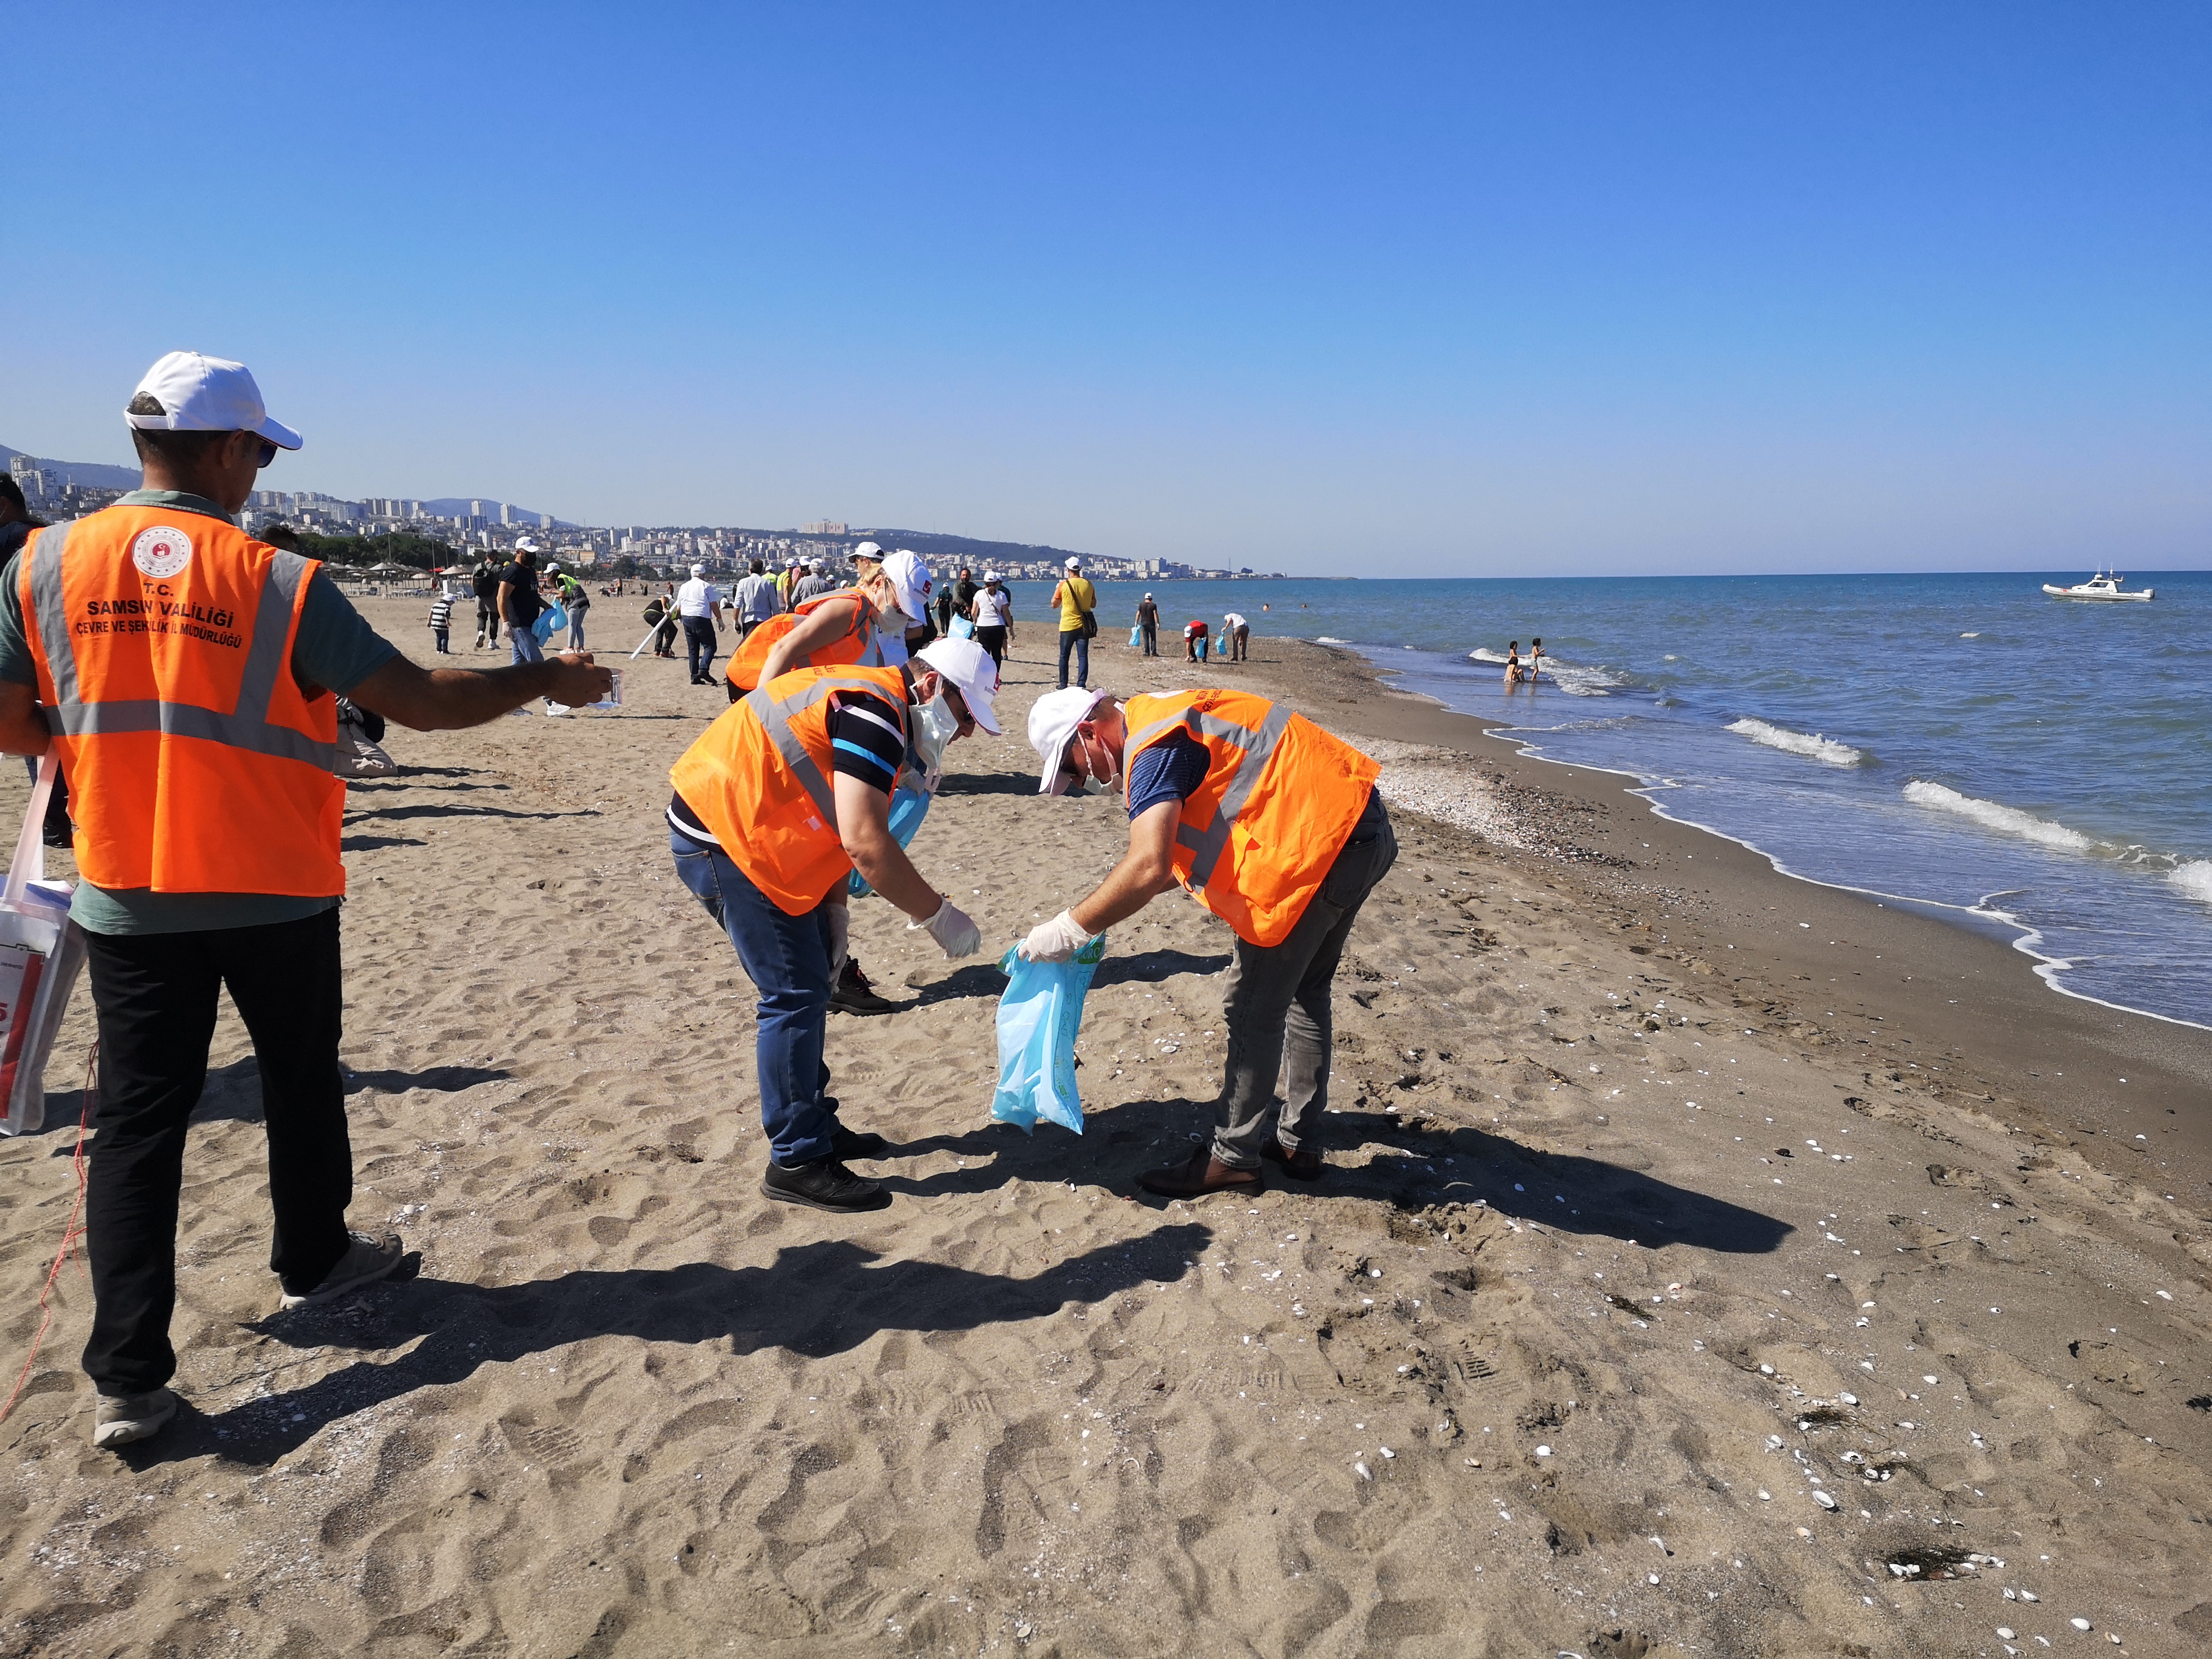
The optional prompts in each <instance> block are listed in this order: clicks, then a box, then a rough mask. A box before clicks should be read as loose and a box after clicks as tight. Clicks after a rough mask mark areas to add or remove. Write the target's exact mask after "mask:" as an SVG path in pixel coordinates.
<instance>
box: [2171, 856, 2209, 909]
mask: <svg viewBox="0 0 2212 1659" xmlns="http://www.w3.org/2000/svg"><path fill="white" fill-rule="evenodd" d="M2166 879H2167V880H2168V881H2170V882H2172V884H2174V886H2176V887H2177V888H2179V890H2181V896H2183V897H2184V898H2192V899H2195V900H2196V901H2197V902H2198V903H2199V904H2212V860H2205V859H2191V860H2190V861H2189V862H2188V863H2186V864H2183V865H2178V866H2175V867H2174V868H2173V869H2172V870H2171V871H2169V872H2167V873H2166Z"/></svg>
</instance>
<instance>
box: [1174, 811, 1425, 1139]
mask: <svg viewBox="0 0 2212 1659" xmlns="http://www.w3.org/2000/svg"><path fill="white" fill-rule="evenodd" d="M1375 817H1376V824H1377V827H1376V829H1375V830H1374V832H1373V833H1370V834H1366V835H1364V836H1362V835H1360V834H1358V833H1355V835H1354V837H1353V839H1352V840H1351V841H1348V842H1346V843H1345V845H1344V850H1343V851H1341V852H1340V853H1339V854H1337V855H1336V862H1335V863H1334V865H1332V866H1329V872H1328V876H1327V877H1326V878H1323V880H1322V884H1321V888H1320V890H1319V891H1317V892H1316V893H1315V894H1314V896H1313V897H1312V899H1311V900H1310V901H1309V902H1307V905H1306V910H1305V914H1304V915H1302V916H1300V917H1299V918H1298V925H1297V927H1293V928H1292V929H1291V935H1290V937H1289V938H1288V939H1285V940H1284V941H1283V942H1282V943H1281V944H1280V945H1251V944H1248V943H1246V942H1245V941H1244V940H1243V939H1238V940H1237V956H1236V959H1235V961H1233V962H1232V963H1231V964H1230V968H1229V987H1228V989H1227V990H1226V991H1225V993H1224V994H1223V998H1222V1001H1223V1008H1222V1016H1223V1019H1224V1021H1225V1024H1226V1025H1227V1028H1228V1037H1229V1060H1228V1065H1227V1067H1226V1070H1225V1073H1224V1074H1223V1077H1222V1080H1221V1102H1220V1112H1221V1127H1219V1128H1218V1129H1217V1130H1215V1131H1214V1136H1213V1155H1214V1157H1216V1158H1219V1159H1220V1160H1221V1161H1222V1162H1223V1163H1224V1164H1227V1165H1229V1166H1230V1167H1231V1169H1236V1170H1256V1169H1258V1168H1259V1167H1260V1148H1261V1147H1262V1146H1266V1145H1267V1142H1268V1141H1269V1140H1270V1139H1273V1140H1276V1141H1279V1142H1280V1143H1281V1145H1282V1147H1283V1150H1284V1151H1285V1152H1296V1151H1297V1148H1298V1146H1299V1144H1300V1143H1301V1142H1303V1141H1304V1139H1306V1138H1307V1137H1308V1136H1309V1135H1310V1134H1311V1133H1313V1132H1314V1130H1315V1129H1316V1128H1317V1127H1319V1126H1320V1123H1321V1115H1322V1113H1323V1112H1324V1111H1326V1110H1327V1109H1328V1060H1329V1048H1330V1043H1331V1025H1330V1020H1329V993H1330V991H1331V990H1332V989H1333V988H1334V981H1335V979H1336V966H1337V963H1339V962H1340V961H1341V960H1342V959H1343V957H1344V941H1345V939H1346V938H1347V937H1348V936H1349V935H1350V934H1351V932H1352V921H1353V919H1354V918H1355V917H1357V916H1358V915H1359V907H1360V906H1361V905H1363V904H1364V903H1365V902H1367V896H1368V894H1370V892H1372V891H1374V890H1375V884H1376V883H1377V882H1379V881H1381V880H1382V879H1383V875H1384V874H1385V872H1388V871H1389V868H1390V866H1391V864H1392V863H1393V862H1394V861H1395V860H1396V858H1397V856H1398V838H1397V837H1396V836H1395V835H1393V834H1392V833H1391V831H1390V820H1389V817H1387V816H1386V815H1385V814H1383V811H1381V809H1380V803H1379V801H1378V803H1377V810H1376V814H1375ZM1366 828H1367V826H1365V825H1364V824H1363V826H1362V829H1366ZM1278 1080H1280V1081H1281V1083H1282V1085H1283V1096H1282V1100H1281V1102H1280V1103H1277V1101H1276V1098H1275V1085H1276V1083H1277V1081H1278Z"/></svg>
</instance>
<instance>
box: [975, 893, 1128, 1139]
mask: <svg viewBox="0 0 2212 1659" xmlns="http://www.w3.org/2000/svg"><path fill="white" fill-rule="evenodd" d="M1105 954H1106V936H1105V935H1104V934H1103V933H1101V934H1099V935H1098V936H1097V938H1096V939H1092V940H1091V942H1090V943H1089V944H1087V945H1085V946H1084V947H1083V948H1082V949H1081V950H1079V951H1077V952H1076V953H1075V954H1074V955H1073V956H1072V957H1069V958H1068V959H1067V960H1066V962H1024V961H1023V960H1022V958H1021V957H1019V956H1018V955H1017V954H1016V953H1015V952H1013V951H1007V952H1006V955H1005V956H1003V957H1000V958H999V969H1000V972H1001V973H1003V974H1005V975H1006V994H1005V995H1004V996H1002V997H1000V999H999V1091H998V1092H997V1093H996V1094H995V1095H994V1096H992V1097H991V1118H992V1121H994V1122H997V1123H1018V1124H1019V1125H1021V1127H1023V1128H1024V1129H1027V1130H1030V1131H1034V1130H1035V1129H1036V1121H1037V1119H1039V1118H1040V1117H1042V1118H1044V1119H1045V1120H1047V1121H1049V1122H1053V1123H1057V1124H1058V1125H1060V1127H1061V1128H1063V1129H1067V1130H1072V1131H1073V1133H1076V1134H1081V1133H1083V1102H1082V1100H1081V1099H1080V1098H1079V1097H1078V1096H1077V1094H1076V1092H1075V1034H1076V1032H1077V1031H1078V1030H1080V1029H1081V1028H1082V1025H1083V999H1084V997H1085V995H1087V994H1089V992H1090V990H1091V975H1093V974H1095V973H1097V971H1098V963H1099V962H1100V960H1101V959H1102V958H1103V957H1104V956H1105Z"/></svg>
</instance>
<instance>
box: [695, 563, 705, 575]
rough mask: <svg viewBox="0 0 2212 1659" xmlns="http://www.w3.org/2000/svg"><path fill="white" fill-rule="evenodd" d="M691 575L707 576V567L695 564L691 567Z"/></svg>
mask: <svg viewBox="0 0 2212 1659" xmlns="http://www.w3.org/2000/svg"><path fill="white" fill-rule="evenodd" d="M691 574H693V575H695V576H703V575H705V574H707V567H706V566H705V565H703V564H695V565H693V566H692V567H691Z"/></svg>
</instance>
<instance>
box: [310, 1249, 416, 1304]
mask: <svg viewBox="0 0 2212 1659" xmlns="http://www.w3.org/2000/svg"><path fill="white" fill-rule="evenodd" d="M346 1237H347V1238H348V1239H349V1240H350V1241H351V1242H350V1243H348V1244H347V1246H346V1253H345V1254H344V1255H342V1256H340V1257H339V1258H338V1260H337V1266H336V1267H332V1268H331V1270H330V1272H328V1273H325V1274H324V1275H323V1282H322V1283H321V1284H319V1285H316V1286H315V1288H314V1289H313V1290H312V1291H307V1293H306V1294H305V1295H304V1296H295V1295H293V1294H292V1292H291V1291H285V1292H284V1296H283V1301H282V1303H281V1304H279V1305H281V1306H283V1307H286V1308H304V1307H306V1306H307V1305H308V1304H310V1303H313V1302H327V1301H329V1300H330V1299H331V1297H334V1296H343V1295H344V1294H345V1293H346V1292H347V1291H353V1290H358V1289H360V1288H361V1287H362V1285H374V1283H375V1282H376V1281H377V1280H378V1279H382V1278H384V1277H385V1276H386V1274H388V1273H391V1271H392V1269H393V1268H394V1267H398V1265H399V1258H400V1256H401V1255H404V1250H403V1249H402V1247H401V1245H400V1243H399V1235H398V1233H386V1234H385V1235H384V1236H383V1237H381V1238H372V1237H369V1236H368V1234H367V1233H348V1234H347V1235H346Z"/></svg>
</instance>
